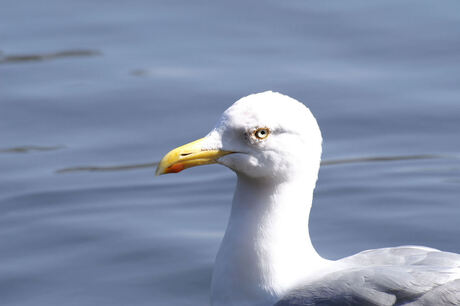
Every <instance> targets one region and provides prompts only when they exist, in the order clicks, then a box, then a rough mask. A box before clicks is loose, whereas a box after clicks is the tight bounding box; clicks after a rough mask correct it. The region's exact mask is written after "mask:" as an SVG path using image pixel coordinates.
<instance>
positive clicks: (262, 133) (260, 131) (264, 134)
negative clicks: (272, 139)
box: [254, 128, 270, 139]
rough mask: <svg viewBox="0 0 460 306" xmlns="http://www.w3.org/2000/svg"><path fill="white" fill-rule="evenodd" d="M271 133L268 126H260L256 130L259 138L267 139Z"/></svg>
mask: <svg viewBox="0 0 460 306" xmlns="http://www.w3.org/2000/svg"><path fill="white" fill-rule="evenodd" d="M269 134H270V130H269V129H268V128H259V129H257V130H255V132H254V136H256V138H257V139H265V138H267V137H268V135H269Z"/></svg>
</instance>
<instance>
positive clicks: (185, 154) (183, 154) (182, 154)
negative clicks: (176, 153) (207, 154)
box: [180, 153, 192, 156]
mask: <svg viewBox="0 0 460 306" xmlns="http://www.w3.org/2000/svg"><path fill="white" fill-rule="evenodd" d="M190 154H192V153H181V154H180V156H187V155H190Z"/></svg>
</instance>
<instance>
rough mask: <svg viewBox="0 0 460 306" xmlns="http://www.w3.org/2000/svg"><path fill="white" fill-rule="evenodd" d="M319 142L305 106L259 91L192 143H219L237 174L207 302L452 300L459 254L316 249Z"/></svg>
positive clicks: (459, 295)
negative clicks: (329, 254)
mask: <svg viewBox="0 0 460 306" xmlns="http://www.w3.org/2000/svg"><path fill="white" fill-rule="evenodd" d="M261 129H262V130H264V131H265V132H267V133H266V134H267V135H268V136H267V135H266V134H265V132H261V133H258V132H257V131H260V130H261ZM259 136H261V137H259ZM262 136H263V137H262ZM321 141H322V137H321V133H320V130H319V127H318V125H317V123H316V120H315V118H314V117H313V115H312V114H311V113H310V111H309V110H308V108H306V107H305V106H304V105H303V104H301V103H300V102H298V101H296V100H294V99H292V98H290V97H287V96H285V95H282V94H279V93H274V92H264V93H259V94H254V95H250V96H247V97H245V98H242V99H241V100H239V101H237V102H236V103H235V104H233V105H232V106H231V107H230V108H229V109H227V110H226V111H225V112H224V113H223V115H222V117H221V119H220V120H219V122H218V123H217V125H216V127H215V128H214V129H213V130H212V131H211V132H210V133H209V134H208V135H207V136H206V137H205V138H204V139H203V140H202V141H201V142H200V145H201V151H209V152H210V151H216V152H217V151H221V152H222V151H225V152H226V153H225V155H222V156H219V158H218V159H216V161H215V162H217V163H219V164H222V165H225V166H227V167H229V168H230V169H232V170H234V171H235V172H236V174H237V177H238V182H237V186H236V190H235V195H234V198H233V205H232V210H231V215H230V219H229V222H228V225H227V229H226V232H225V236H224V238H223V241H222V244H221V246H220V249H219V252H218V255H217V258H216V262H215V266H214V272H213V277H212V288H211V303H212V305H214V306H230V305H238V306H245V305H248V306H249V305H251V306H257V305H259V306H266V305H274V304H276V305H277V306H287V305H460V255H458V254H453V253H447V252H441V251H438V250H435V249H431V248H426V247H417V246H404V247H397V248H385V249H377V250H369V251H365V252H361V253H359V254H356V255H354V256H351V257H347V258H344V259H341V260H338V261H329V260H326V259H323V258H322V257H321V256H319V255H318V253H317V252H316V251H315V249H314V247H313V245H312V243H311V240H310V235H309V232H308V218H309V213H310V209H311V204H312V200H313V190H314V187H315V184H316V180H317V175H318V171H319V166H320V160H321ZM186 155H188V154H184V156H186ZM162 163H164V162H162ZM207 163H209V162H207ZM201 164H203V163H201ZM162 167H163V166H162ZM181 169H183V167H182V168H180V170H181ZM161 170H162V171H163V168H162V169H161ZM180 170H179V171H180ZM162 171H160V174H161V173H162ZM166 173H167V172H166Z"/></svg>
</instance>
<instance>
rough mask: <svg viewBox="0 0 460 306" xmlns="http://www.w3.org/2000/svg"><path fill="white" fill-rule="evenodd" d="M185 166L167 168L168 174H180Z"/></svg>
mask: <svg viewBox="0 0 460 306" xmlns="http://www.w3.org/2000/svg"><path fill="white" fill-rule="evenodd" d="M184 169H185V167H184V164H181V163H178V164H174V165H172V166H170V167H168V168H166V171H165V172H166V173H178V172H181V171H182V170H184Z"/></svg>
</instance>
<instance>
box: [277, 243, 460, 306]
mask: <svg viewBox="0 0 460 306" xmlns="http://www.w3.org/2000/svg"><path fill="white" fill-rule="evenodd" d="M334 265H337V266H338V267H337V269H335V270H334V272H330V273H328V274H326V275H325V276H323V277H321V278H319V279H317V280H315V281H312V282H310V283H308V284H304V285H302V286H299V287H298V288H297V289H294V290H292V291H291V292H288V294H287V295H286V296H284V297H283V298H282V299H281V300H280V301H279V302H278V303H276V304H275V306H295V305H298V306H300V305H303V306H307V305H331V306H333V305H337V306H338V305H379V306H384V305H407V306H409V305H410V306H416V305H460V255H459V254H454V253H448V252H440V251H438V250H435V249H430V248H424V247H412V246H407V247H397V248H385V249H376V250H369V251H365V252H361V253H359V254H356V255H354V256H350V257H347V258H344V259H341V260H339V261H337V262H335V263H334Z"/></svg>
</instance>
